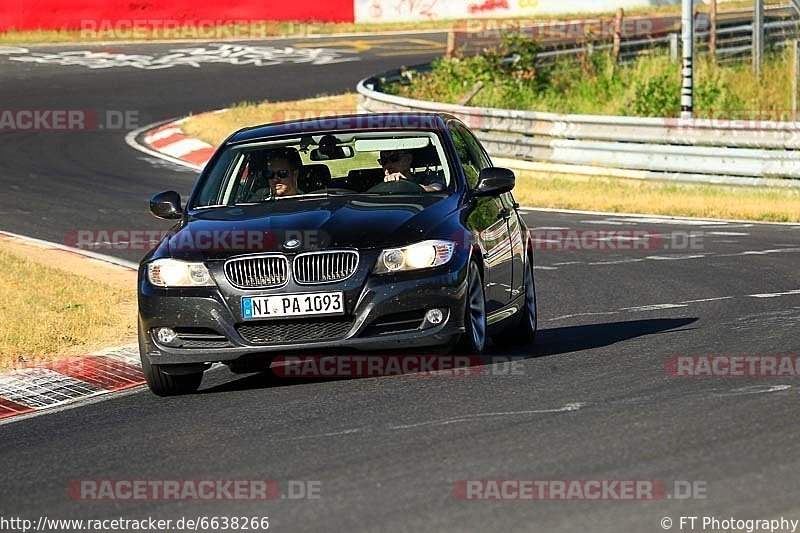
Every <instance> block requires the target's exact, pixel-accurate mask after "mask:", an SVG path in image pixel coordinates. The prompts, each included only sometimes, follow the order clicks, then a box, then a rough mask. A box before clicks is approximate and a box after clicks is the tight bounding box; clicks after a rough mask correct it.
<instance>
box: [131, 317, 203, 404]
mask: <svg viewBox="0 0 800 533" xmlns="http://www.w3.org/2000/svg"><path fill="white" fill-rule="evenodd" d="M143 335H144V334H143V332H142V331H141V329H140V330H139V357H140V358H141V360H142V373H143V374H144V379H145V380H146V381H147V386H148V387H150V390H151V391H152V392H153V394H155V395H157V396H179V395H182V394H191V393H193V392H197V389H199V388H200V382H202V381H203V372H191V373H186V374H176V375H172V374H167V373H166V372H164V371H163V370H162V369H161V366H160V365H154V364H152V363H151V362H150V359H149V358H148V357H147V348H146V342H145V339H144V337H143Z"/></svg>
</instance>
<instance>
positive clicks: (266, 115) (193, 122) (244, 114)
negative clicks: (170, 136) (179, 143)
mask: <svg viewBox="0 0 800 533" xmlns="http://www.w3.org/2000/svg"><path fill="white" fill-rule="evenodd" d="M357 105H358V95H357V94H355V93H346V94H342V95H338V96H322V97H318V98H312V99H309V100H296V101H291V102H269V101H264V102H261V103H249V102H241V103H237V104H234V105H233V106H231V107H230V108H229V109H228V110H226V111H225V112H224V113H205V114H202V115H197V116H194V117H192V118H191V119H189V120H188V121H187V122H185V123H184V124H183V131H184V132H186V134H188V135H191V136H192V137H196V138H198V139H201V140H203V141H205V142H207V143H209V144H211V145H212V146H218V145H219V144H220V143H221V142H222V141H224V140H225V139H226V138H227V137H228V136H229V135H230V134H231V133H233V132H234V131H236V130H238V129H241V128H246V127H248V126H257V125H260V124H268V123H271V122H283V121H286V120H297V119H301V118H321V117H330V116H337V115H344V114H351V113H355V112H356V106H357Z"/></svg>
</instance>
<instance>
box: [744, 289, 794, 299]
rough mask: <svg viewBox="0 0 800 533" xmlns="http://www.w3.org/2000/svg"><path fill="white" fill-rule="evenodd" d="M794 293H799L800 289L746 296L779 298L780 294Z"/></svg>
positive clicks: (788, 294)
mask: <svg viewBox="0 0 800 533" xmlns="http://www.w3.org/2000/svg"><path fill="white" fill-rule="evenodd" d="M795 294H800V289H797V290H793V291H786V292H774V293H767V294H749V295H748V296H749V297H750V298H780V297H781V296H793V295H795Z"/></svg>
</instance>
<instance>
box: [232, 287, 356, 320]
mask: <svg viewBox="0 0 800 533" xmlns="http://www.w3.org/2000/svg"><path fill="white" fill-rule="evenodd" d="M343 314H344V294H343V293H341V292H324V293H319V292H318V293H313V294H282V295H280V296H255V297H246V298H242V316H243V317H244V318H245V319H253V318H279V317H286V316H308V315H343Z"/></svg>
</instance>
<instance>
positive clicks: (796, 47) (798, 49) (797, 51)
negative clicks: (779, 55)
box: [792, 40, 800, 124]
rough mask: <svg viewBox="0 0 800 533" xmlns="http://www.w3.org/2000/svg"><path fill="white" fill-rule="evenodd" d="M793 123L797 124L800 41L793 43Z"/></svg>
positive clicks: (799, 83)
mask: <svg viewBox="0 0 800 533" xmlns="http://www.w3.org/2000/svg"><path fill="white" fill-rule="evenodd" d="M792 72H793V75H792V121H793V122H794V123H795V124H797V91H798V89H800V87H799V86H800V41H798V40H795V41H794V42H793V43H792Z"/></svg>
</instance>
